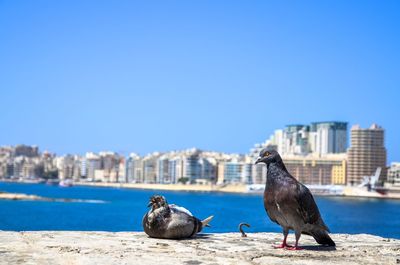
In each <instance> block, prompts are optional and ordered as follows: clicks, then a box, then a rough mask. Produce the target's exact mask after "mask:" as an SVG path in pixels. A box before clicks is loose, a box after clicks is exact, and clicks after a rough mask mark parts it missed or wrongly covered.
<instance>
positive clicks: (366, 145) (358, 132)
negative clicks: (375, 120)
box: [347, 124, 386, 185]
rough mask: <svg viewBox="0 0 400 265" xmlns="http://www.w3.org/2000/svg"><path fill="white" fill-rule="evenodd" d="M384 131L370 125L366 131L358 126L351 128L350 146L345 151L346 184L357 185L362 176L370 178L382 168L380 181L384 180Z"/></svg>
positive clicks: (374, 125)
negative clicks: (346, 165)
mask: <svg viewBox="0 0 400 265" xmlns="http://www.w3.org/2000/svg"><path fill="white" fill-rule="evenodd" d="M384 132H385V131H384V130H383V129H382V128H381V127H380V126H378V125H376V124H372V125H371V127H370V128H368V129H362V128H360V126H359V125H355V126H353V127H352V128H351V137H350V138H351V139H350V141H351V146H350V148H349V149H348V151H347V154H348V168H347V183H348V184H351V185H354V184H359V183H360V182H361V181H362V179H363V177H364V176H372V175H374V174H375V171H376V169H377V168H378V167H380V168H382V172H381V177H380V180H386V148H385V145H384Z"/></svg>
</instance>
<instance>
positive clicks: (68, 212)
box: [0, 182, 400, 238]
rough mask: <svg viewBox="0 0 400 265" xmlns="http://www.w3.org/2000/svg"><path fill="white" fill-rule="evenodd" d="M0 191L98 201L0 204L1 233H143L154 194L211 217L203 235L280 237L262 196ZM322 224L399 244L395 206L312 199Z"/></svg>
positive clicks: (20, 187) (31, 187) (3, 187)
mask: <svg viewBox="0 0 400 265" xmlns="http://www.w3.org/2000/svg"><path fill="white" fill-rule="evenodd" d="M0 191H7V192H16V193H26V194H35V195H39V196H44V197H52V198H72V199H84V200H101V201H106V202H105V203H88V202H79V203H77V202H71V203H65V202H39V201H7V200H0V230H13V231H21V230H81V231H83V230H100V231H142V230H143V229H142V225H141V220H142V216H143V214H144V213H145V212H146V211H147V210H148V209H147V207H146V205H147V203H148V199H149V197H150V196H151V195H153V194H162V195H164V196H165V197H166V198H167V200H168V202H169V203H175V204H177V205H180V206H184V207H186V208H188V209H189V210H190V211H191V212H192V213H193V214H194V215H195V216H197V217H198V218H200V219H204V218H206V217H208V216H209V215H214V216H215V217H214V219H213V221H212V222H211V225H212V227H211V228H207V229H205V230H204V232H236V231H237V226H238V224H239V223H240V222H247V223H249V224H251V228H249V229H247V231H249V232H280V231H281V229H280V227H279V226H278V225H276V224H275V223H272V222H271V221H270V220H269V218H268V217H267V215H266V213H265V210H264V208H263V200H262V195H261V194H226V193H209V192H169V191H148V190H130V189H116V188H97V187H71V188H61V187H57V186H48V185H44V184H16V183H2V182H0ZM316 200H317V204H318V206H319V208H320V211H321V214H322V217H323V218H324V220H325V223H326V224H327V225H328V227H329V228H330V229H331V231H332V232H333V233H369V234H374V235H379V236H383V237H392V238H400V200H377V199H350V198H342V197H316Z"/></svg>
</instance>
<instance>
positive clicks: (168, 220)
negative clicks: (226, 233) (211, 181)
mask: <svg viewBox="0 0 400 265" xmlns="http://www.w3.org/2000/svg"><path fill="white" fill-rule="evenodd" d="M150 206H151V209H150V210H149V211H148V212H147V213H146V214H145V215H144V217H143V221H142V224H143V229H144V231H145V233H146V234H147V235H148V236H150V237H155V238H167V239H180V238H188V237H192V236H193V235H195V234H197V233H199V232H200V231H201V230H202V229H203V227H205V226H209V225H208V223H209V222H210V221H211V219H212V218H213V216H210V217H208V218H206V219H204V220H203V221H201V220H199V219H198V218H196V217H194V216H193V214H192V213H191V212H189V211H188V210H187V209H185V208H183V207H179V206H177V205H174V204H168V203H167V201H166V199H165V198H164V196H160V195H154V196H152V197H151V198H150V202H149V204H148V207H150Z"/></svg>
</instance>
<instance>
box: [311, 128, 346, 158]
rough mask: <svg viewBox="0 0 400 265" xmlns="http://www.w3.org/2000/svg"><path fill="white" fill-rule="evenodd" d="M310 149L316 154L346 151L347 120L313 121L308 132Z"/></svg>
mask: <svg viewBox="0 0 400 265" xmlns="http://www.w3.org/2000/svg"><path fill="white" fill-rule="evenodd" d="M308 142H309V144H310V151H311V152H312V153H315V154H318V155H326V154H337V153H346V149H347V122H313V123H311V126H310V133H309V141H308Z"/></svg>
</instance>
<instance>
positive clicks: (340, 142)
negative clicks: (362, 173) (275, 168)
mask: <svg viewBox="0 0 400 265" xmlns="http://www.w3.org/2000/svg"><path fill="white" fill-rule="evenodd" d="M265 147H270V148H271V149H274V150H277V151H278V152H279V154H281V155H300V156H306V155H309V154H313V155H320V156H323V155H326V154H335V153H345V152H346V148H347V122H338V121H332V122H313V123H311V124H310V125H304V124H295V125H287V126H286V127H285V128H284V129H283V130H281V129H279V130H275V131H274V133H273V134H272V135H271V136H270V137H269V138H268V139H267V140H266V141H265V142H264V143H261V144H256V145H255V146H254V147H253V148H252V149H251V150H250V154H249V155H250V156H251V157H254V158H255V157H257V156H258V153H259V152H260V151H261V149H262V148H265Z"/></svg>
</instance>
